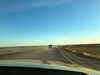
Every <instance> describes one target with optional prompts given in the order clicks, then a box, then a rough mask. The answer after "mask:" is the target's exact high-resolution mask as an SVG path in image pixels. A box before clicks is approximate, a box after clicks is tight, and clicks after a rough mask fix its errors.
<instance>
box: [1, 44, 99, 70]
mask: <svg viewBox="0 0 100 75" xmlns="http://www.w3.org/2000/svg"><path fill="white" fill-rule="evenodd" d="M17 59H22V60H41V61H60V62H64V63H66V64H77V65H81V66H85V67H88V68H93V69H96V70H100V44H90V45H89V44H87V45H66V46H60V47H59V48H58V47H54V48H53V49H50V48H48V46H25V47H24V46H23V47H0V60H17Z"/></svg>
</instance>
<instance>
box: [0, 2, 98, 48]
mask: <svg viewBox="0 0 100 75" xmlns="http://www.w3.org/2000/svg"><path fill="white" fill-rule="evenodd" d="M79 43H80V44H83V43H100V0H0V46H1V47H2V46H29V45H48V44H63V45H65V44H79Z"/></svg>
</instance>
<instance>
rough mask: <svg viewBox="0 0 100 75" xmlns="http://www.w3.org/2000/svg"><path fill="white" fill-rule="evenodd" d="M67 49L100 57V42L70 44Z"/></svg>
mask: <svg viewBox="0 0 100 75" xmlns="http://www.w3.org/2000/svg"><path fill="white" fill-rule="evenodd" d="M66 50H69V51H72V52H75V53H80V54H83V55H85V56H89V57H94V58H98V59H100V44H89V45H70V46H68V47H67V48H66Z"/></svg>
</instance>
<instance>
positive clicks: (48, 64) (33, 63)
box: [0, 60, 100, 75]
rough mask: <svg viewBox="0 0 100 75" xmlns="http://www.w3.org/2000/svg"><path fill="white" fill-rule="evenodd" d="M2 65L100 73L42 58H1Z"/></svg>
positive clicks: (90, 74)
mask: <svg viewBox="0 0 100 75" xmlns="http://www.w3.org/2000/svg"><path fill="white" fill-rule="evenodd" d="M0 66H10V67H31V68H32V67H34V68H44V69H56V70H66V71H76V72H84V73H86V74H89V75H100V71H97V70H94V69H91V68H87V67H84V66H80V65H76V64H66V63H63V62H58V61H40V60H0Z"/></svg>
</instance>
